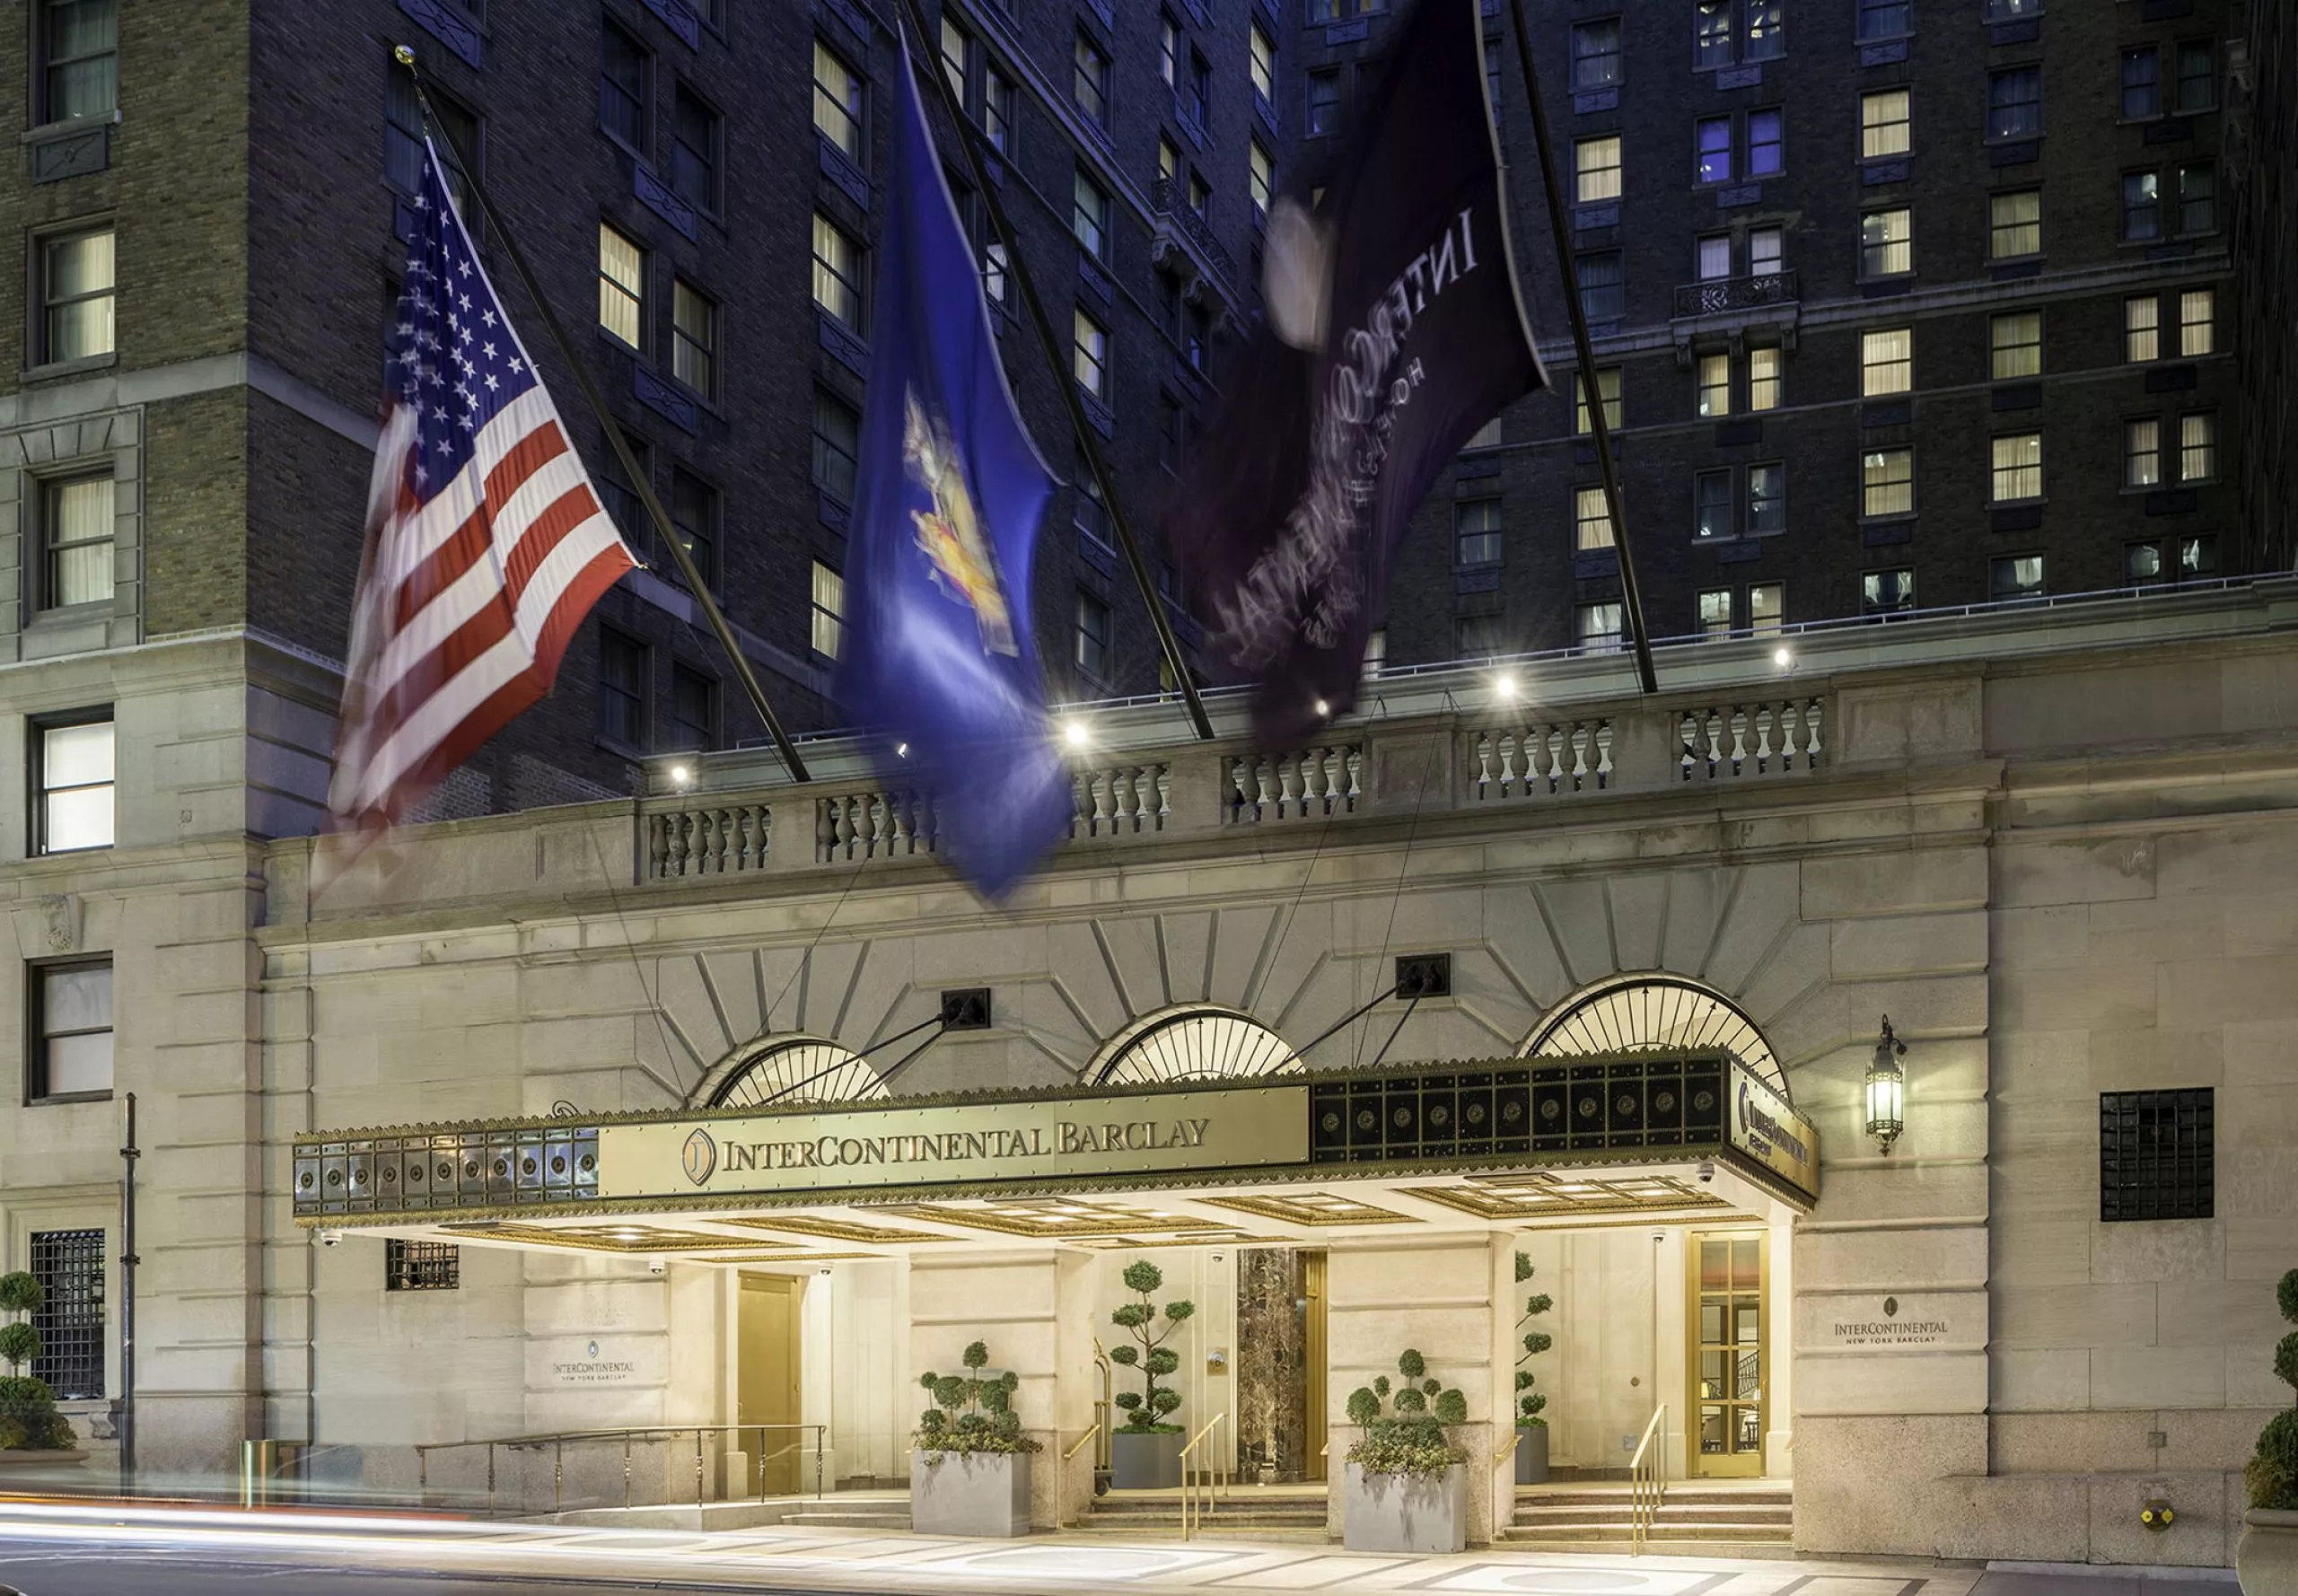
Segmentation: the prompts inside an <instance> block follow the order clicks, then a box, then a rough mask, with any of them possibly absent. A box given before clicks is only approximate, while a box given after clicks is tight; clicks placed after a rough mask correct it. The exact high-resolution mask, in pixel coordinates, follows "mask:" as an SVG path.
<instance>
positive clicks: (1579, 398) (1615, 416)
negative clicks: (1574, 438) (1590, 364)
mask: <svg viewBox="0 0 2298 1596" xmlns="http://www.w3.org/2000/svg"><path fill="white" fill-rule="evenodd" d="M1596 391H1597V392H1598V393H1599V394H1601V395H1602V396H1603V401H1604V425H1605V427H1606V428H1607V429H1608V430H1609V431H1614V432H1617V431H1618V429H1619V428H1620V426H1621V425H1623V423H1622V422H1621V420H1620V402H1619V367H1618V366H1616V365H1614V366H1603V367H1600V368H1599V369H1598V371H1597V373H1596ZM1572 430H1573V431H1574V432H1575V433H1577V434H1581V435H1582V436H1583V437H1584V436H1586V435H1587V434H1589V433H1591V432H1592V431H1593V430H1594V428H1593V427H1592V425H1590V422H1589V417H1588V386H1587V384H1586V383H1584V382H1583V381H1580V379H1579V377H1578V376H1577V375H1574V378H1573V379H1572Z"/></svg>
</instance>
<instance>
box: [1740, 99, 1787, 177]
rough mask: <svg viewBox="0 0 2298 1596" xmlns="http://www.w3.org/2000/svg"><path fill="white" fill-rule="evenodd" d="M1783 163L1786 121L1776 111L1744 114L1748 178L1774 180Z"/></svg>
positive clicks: (1785, 148) (1782, 167)
mask: <svg viewBox="0 0 2298 1596" xmlns="http://www.w3.org/2000/svg"><path fill="white" fill-rule="evenodd" d="M1786 164H1787V133H1786V118H1785V116H1784V115H1782V113H1780V112H1778V111H1776V110H1751V111H1750V112H1749V113H1748V175H1749V176H1750V177H1751V178H1769V177H1777V176H1778V175H1779V173H1780V172H1781V171H1783V170H1785V167H1786Z"/></svg>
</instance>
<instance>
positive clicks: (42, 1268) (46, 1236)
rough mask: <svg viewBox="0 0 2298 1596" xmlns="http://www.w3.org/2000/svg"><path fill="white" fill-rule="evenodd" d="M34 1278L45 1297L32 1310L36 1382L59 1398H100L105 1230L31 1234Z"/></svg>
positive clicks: (86, 1400) (74, 1400) (98, 1399)
mask: <svg viewBox="0 0 2298 1596" xmlns="http://www.w3.org/2000/svg"><path fill="white" fill-rule="evenodd" d="M29 1239H30V1241H31V1247H30V1248H29V1249H28V1250H29V1251H30V1252H31V1277H32V1278H33V1279H35V1280H37V1281H39V1285H40V1291H41V1292H42V1293H43V1295H42V1297H41V1300H40V1305H39V1307H38V1308H35V1309H34V1310H32V1316H31V1326H32V1329H36V1330H38V1331H39V1356H38V1357H36V1358H34V1359H33V1360H32V1361H31V1371H30V1372H31V1377H32V1378H33V1379H34V1380H42V1381H47V1382H48V1390H51V1391H54V1392H55V1393H56V1395H57V1399H59V1400H61V1401H66V1402H98V1401H101V1400H102V1399H103V1395H104V1233H103V1232H102V1231H101V1230H83V1231H34V1232H31V1237H30V1238H29Z"/></svg>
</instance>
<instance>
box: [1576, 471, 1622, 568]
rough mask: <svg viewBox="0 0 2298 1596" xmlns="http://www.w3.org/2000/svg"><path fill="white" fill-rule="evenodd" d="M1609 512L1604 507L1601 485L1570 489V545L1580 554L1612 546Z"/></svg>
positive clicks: (1613, 540)
mask: <svg viewBox="0 0 2298 1596" xmlns="http://www.w3.org/2000/svg"><path fill="white" fill-rule="evenodd" d="M1614 545H1615V539H1613V537H1612V518H1611V513H1610V512H1609V510H1607V509H1606V508H1605V507H1604V490H1603V489H1602V488H1601V487H1575V488H1574V489H1573V490H1572V547H1573V548H1574V549H1575V550H1576V551H1578V552H1579V553H1581V554H1592V553H1593V552H1594V551H1595V550H1597V549H1599V548H1612V547H1614Z"/></svg>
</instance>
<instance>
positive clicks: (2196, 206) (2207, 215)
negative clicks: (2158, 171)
mask: <svg viewBox="0 0 2298 1596" xmlns="http://www.w3.org/2000/svg"><path fill="white" fill-rule="evenodd" d="M2179 231H2180V232H2181V233H2197V232H2217V231H2218V171H2217V169H2216V168H2215V167H2213V166H2211V165H2210V164H2209V163H2208V162H2205V163H2203V164H2201V165H2199V166H2181V167H2180V168H2179Z"/></svg>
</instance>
